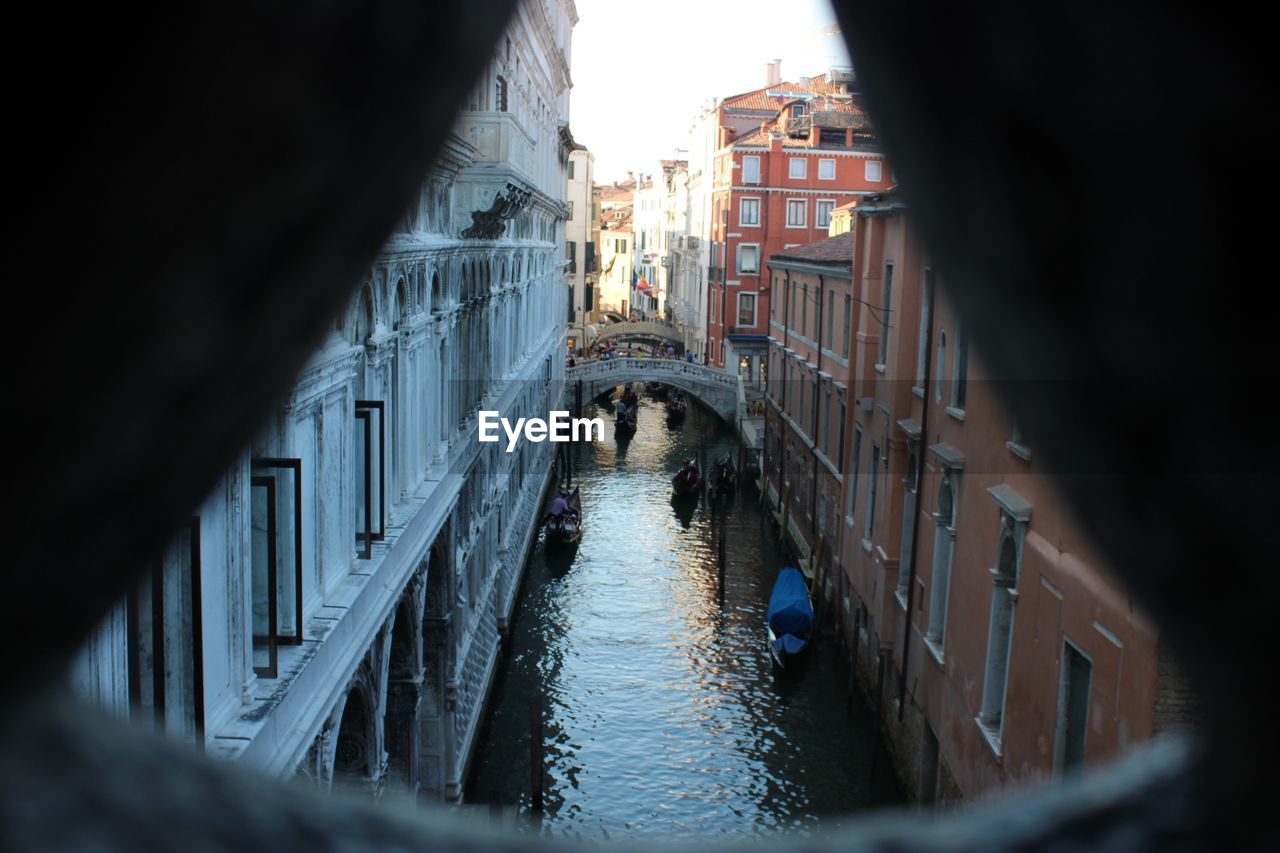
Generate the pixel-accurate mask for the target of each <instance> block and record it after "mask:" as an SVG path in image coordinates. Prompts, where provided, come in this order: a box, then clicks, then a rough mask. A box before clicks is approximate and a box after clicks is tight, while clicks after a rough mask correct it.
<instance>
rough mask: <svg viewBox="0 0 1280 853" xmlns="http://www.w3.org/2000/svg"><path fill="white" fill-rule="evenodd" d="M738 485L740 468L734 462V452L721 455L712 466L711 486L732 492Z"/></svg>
mask: <svg viewBox="0 0 1280 853" xmlns="http://www.w3.org/2000/svg"><path fill="white" fill-rule="evenodd" d="M737 485H738V469H737V467H736V466H735V465H734V464H733V454H732V453H726V454H725V455H724V456H721V457H720V459H719V460H717V461H716V464H715V465H714V466H712V468H711V488H712V489H713V490H714V491H717V492H732V491H733V490H734V488H735V487H736V486H737Z"/></svg>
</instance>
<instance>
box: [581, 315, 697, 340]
mask: <svg viewBox="0 0 1280 853" xmlns="http://www.w3.org/2000/svg"><path fill="white" fill-rule="evenodd" d="M597 340H598V341H600V342H602V343H603V342H604V341H670V342H671V343H673V344H679V343H683V342H684V339H683V338H682V337H680V333H679V332H677V331H676V330H675V327H673V326H668V325H667V324H666V323H656V322H654V321H653V320H644V321H642V322H638V323H610V324H609V325H607V326H605V327H604V328H603V329H602V330H601V331H600V337H599V338H598V339H597Z"/></svg>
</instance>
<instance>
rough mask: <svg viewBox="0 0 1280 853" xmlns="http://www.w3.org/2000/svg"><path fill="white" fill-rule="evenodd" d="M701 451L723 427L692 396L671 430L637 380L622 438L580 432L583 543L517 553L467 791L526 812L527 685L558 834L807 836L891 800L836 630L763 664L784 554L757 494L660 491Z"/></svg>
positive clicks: (714, 445)
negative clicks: (515, 592) (686, 495)
mask: <svg viewBox="0 0 1280 853" xmlns="http://www.w3.org/2000/svg"><path fill="white" fill-rule="evenodd" d="M593 408H594V407H590V406H589V407H588V411H587V412H586V413H585V414H586V415H587V416H593V415H594V414H596V412H595V411H594V410H593ZM703 447H706V449H707V453H708V457H709V458H712V459H714V458H715V457H716V456H717V455H719V454H722V453H724V452H725V451H726V450H728V449H730V448H733V447H734V442H733V436H732V433H731V432H730V430H729V429H728V428H727V427H725V426H722V425H721V424H720V423H719V422H718V420H717V419H716V418H715V416H714V415H712V414H710V413H709V412H707V411H706V410H705V409H701V408H700V407H696V406H693V405H690V407H689V414H688V417H687V418H686V421H685V423H684V424H683V425H681V426H679V427H671V426H669V425H668V424H667V421H666V418H665V414H664V411H663V409H662V405H661V403H660V402H658V401H655V400H652V399H649V398H648V397H647V395H642V400H641V406H640V416H639V429H638V431H637V433H636V435H635V437H634V438H633V439H631V440H630V441H629V442H624V443H621V444H620V443H617V442H616V441H615V439H614V436H613V428H612V425H609V426H607V427H606V435H605V441H603V442H598V443H595V444H590V445H582V446H580V447H579V448H577V450H576V453H577V464H576V470H575V481H576V482H577V483H578V484H580V485H581V487H582V495H583V505H584V518H585V526H584V534H583V538H582V542H581V544H580V545H579V547H578V549H577V551H576V553H573V554H571V555H569V556H568V557H564V556H559V557H557V556H556V555H555V554H551V555H548V554H546V553H544V550H543V547H542V545H541V543H539V545H538V546H537V547H536V548H535V550H534V551H533V553H532V555H531V556H530V562H529V565H528V567H527V571H526V576H525V582H524V591H523V595H522V598H521V600H520V602H519V604H518V605H517V610H516V613H515V615H514V623H513V625H512V646H511V652H510V654H509V655H508V656H507V657H505V658H504V659H503V661H502V663H501V665H500V667H499V670H498V673H497V676H496V679H497V680H496V682H495V685H494V692H493V695H492V697H491V702H490V708H489V714H488V718H487V720H486V722H485V728H484V730H483V731H482V732H481V740H480V743H479V746H478V747H477V751H476V755H475V758H474V761H473V765H472V772H471V779H470V782H469V785H468V791H467V796H468V799H469V800H471V801H473V802H490V801H492V799H494V798H495V797H500V798H501V800H502V802H504V803H506V804H508V805H510V804H516V805H518V806H519V808H520V809H521V810H522V811H524V810H527V809H528V806H529V802H530V800H529V798H530V785H531V783H530V780H531V772H530V707H531V705H532V704H533V703H535V701H537V702H540V703H541V707H542V712H541V713H542V719H543V721H544V725H543V742H544V744H545V750H546V753H545V764H546V773H545V777H544V778H545V783H544V784H545V795H544V796H545V814H544V816H543V818H542V827H543V830H544V831H548V832H551V833H553V834H556V835H577V836H581V837H584V838H608V837H635V836H662V837H682V838H689V837H721V838H723V837H725V836H726V835H732V836H738V837H742V836H757V835H776V834H780V833H786V832H795V831H801V832H811V831H813V830H814V829H815V828H817V827H819V826H820V825H822V824H823V823H825V822H827V821H829V820H831V819H833V818H836V817H838V816H840V815H842V814H845V813H848V812H852V811H857V810H860V809H866V808H868V807H870V806H873V805H883V804H886V803H889V802H896V801H897V800H898V794H897V791H896V789H895V788H894V785H893V782H892V780H891V778H889V776H890V774H889V772H888V767H887V764H888V762H887V759H886V758H885V757H884V755H883V752H881V757H880V758H879V760H878V761H877V767H876V780H875V784H874V785H873V784H872V782H871V773H872V767H871V761H870V743H871V718H870V715H869V714H868V713H867V712H865V711H864V710H863V708H862V706H861V705H859V704H858V703H856V702H855V703H853V708H852V711H851V712H850V711H849V710H848V707H849V703H847V702H846V695H847V693H846V691H847V687H848V670H847V668H846V667H845V666H843V665H842V664H841V663H840V662H839V661H838V657H837V653H836V648H835V646H834V644H832V643H828V642H820V643H818V644H817V645H815V646H814V647H812V648H811V649H810V656H809V660H808V661H807V663H806V665H805V666H804V667H802V668H801V669H799V671H796V672H787V673H785V674H780V673H776V672H775V671H774V670H773V668H772V665H771V662H770V659H769V654H768V650H767V648H766V647H765V641H764V632H765V628H764V616H765V610H766V607H767V604H768V597H769V591H770V589H771V587H772V583H773V578H774V576H775V575H776V573H777V571H778V569H779V568H780V567H781V565H782V556H781V553H780V550H779V548H778V544H777V540H776V537H775V536H774V535H773V533H772V532H771V531H767V530H766V529H765V527H764V525H762V523H761V510H760V509H759V507H758V505H757V500H758V496H757V493H756V492H755V490H754V489H753V488H752V487H750V486H748V487H746V488H744V489H739V493H738V495H737V496H736V497H735V498H734V499H733V500H732V501H729V500H727V499H726V500H724V501H722V502H720V503H718V504H715V505H709V506H703V505H701V504H699V503H697V502H694V501H688V500H687V499H676V500H675V501H673V499H672V495H671V482H670V479H671V475H672V474H674V473H675V471H676V470H677V469H678V468H679V466H680V463H681V461H682V460H683V459H685V458H688V457H689V456H691V455H694V454H695V453H699V452H700V451H701V449H702V448H703ZM735 453H736V451H735ZM721 524H723V525H724V531H725V541H726V554H727V560H726V565H727V569H726V572H725V590H724V603H723V607H722V606H721V601H720V591H719V582H718V572H717V561H716V547H715V543H716V541H717V539H718V536H719V532H718V531H719V530H720V526H721Z"/></svg>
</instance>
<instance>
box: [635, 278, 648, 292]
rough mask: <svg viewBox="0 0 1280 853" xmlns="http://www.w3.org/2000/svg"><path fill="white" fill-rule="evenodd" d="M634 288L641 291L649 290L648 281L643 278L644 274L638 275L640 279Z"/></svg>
mask: <svg viewBox="0 0 1280 853" xmlns="http://www.w3.org/2000/svg"><path fill="white" fill-rule="evenodd" d="M636 290H638V291H640V292H641V293H648V292H649V282H647V281H645V280H644V276H640V281H638V282H636Z"/></svg>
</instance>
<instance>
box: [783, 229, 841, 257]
mask: <svg viewBox="0 0 1280 853" xmlns="http://www.w3.org/2000/svg"><path fill="white" fill-rule="evenodd" d="M770 259H771V260H772V259H777V260H791V261H817V262H819V263H840V264H849V265H852V264H853V232H852V231H847V232H845V233H844V234H837V235H836V236H834V237H828V238H827V239H825V240H818V241H816V242H813V243H805V244H804V245H803V246H792V247H791V248H790V249H783V250H782V251H781V252H774V253H773V254H772V255H771V256H770Z"/></svg>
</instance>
